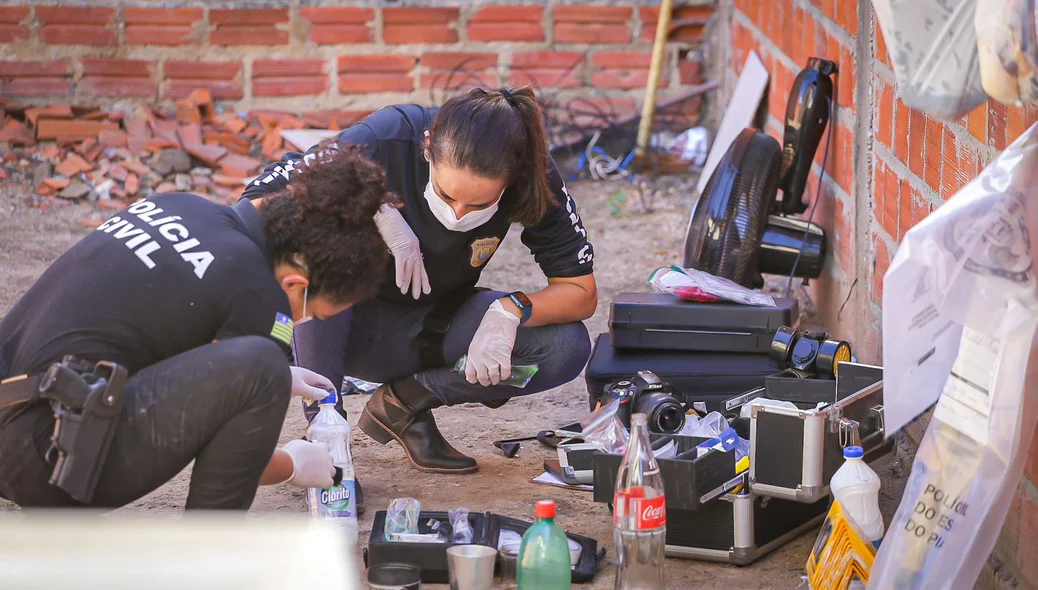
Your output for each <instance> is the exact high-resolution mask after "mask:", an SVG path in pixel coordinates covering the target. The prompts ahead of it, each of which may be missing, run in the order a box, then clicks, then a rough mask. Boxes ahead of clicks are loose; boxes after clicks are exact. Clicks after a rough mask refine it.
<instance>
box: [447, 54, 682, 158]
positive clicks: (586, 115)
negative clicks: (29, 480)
mask: <svg viewBox="0 0 1038 590" xmlns="http://www.w3.org/2000/svg"><path fill="white" fill-rule="evenodd" d="M589 57H590V52H585V53H583V54H581V55H580V56H579V57H578V58H577V59H575V60H574V61H573V62H572V63H570V64H569V65H568V66H566V67H565V68H563V69H562V70H561V71H560V72H559V74H558V76H557V77H556V78H555V79H554V80H552V81H551V82H550V83H548V84H547V85H546V86H547V88H541V87H540V86H539V85H538V84H537V82H536V80H535V78H534V77H533V76H530V75H525V76H524V75H523V73H524V72H525V71H526V70H525V68H521V67H516V66H512V67H511V71H510V74H511V77H513V78H519V79H521V80H524V83H525V84H528V85H530V86H531V87H532V88H533V90H534V93H535V95H536V97H537V100H538V102H539V103H540V104H541V109H542V111H543V112H544V118H545V121H544V123H545V131H546V133H547V135H548V143H549V146H550V147H551V148H552V153H553V154H554V155H555V156H556V160H558V157H559V156H568V157H575V156H578V155H580V154H582V153H583V152H584V150H585V147H586V145H587V141H589V140H590V139H591V137H592V136H593V135H594V134H595V133H596V132H600V133H601V136H600V138H599V140H598V143H597V145H598V146H599V147H602V148H603V149H605V150H606V151H607V152H608V153H613V154H616V155H619V157H618V158H617V159H623V157H624V155H626V154H628V153H630V152H631V151H632V150H633V149H634V146H635V143H636V141H637V136H638V121H639V118H638V117H636V118H634V119H633V120H632V121H628V122H626V124H623V125H619V124H616V121H617V120H618V119H620V118H621V116H622V113H621V109H620V108H619V101H628V100H630V99H627V98H623V99H616V98H613V97H610V96H608V95H606V94H605V93H604V92H602V91H600V90H598V89H595V88H587V87H583V88H580V89H579V91H580V94H579V95H577V96H567V95H566V91H567V90H571V91H572V90H578V89H569V88H565V87H564V86H565V85H564V82H565V81H566V80H567V79H569V78H570V77H571V76H572V75H573V74H574V72H575V71H576V70H577V69H578V68H580V67H582V66H583V65H584V64H585V63H587V61H588V59H589ZM480 59H482V58H481V57H470V58H467V59H465V60H463V61H462V62H460V63H458V64H457V65H456V66H455V67H454V68H452V69H450V70H447V71H443V72H440V73H437V74H433V76H434V77H433V79H432V83H431V84H430V85H429V102H430V104H442V102H445V101H446V100H448V99H449V98H451V97H452V96H454V95H456V94H458V93H460V92H465V91H467V90H469V89H471V88H473V87H478V86H484V80H483V77H482V72H481V71H473V70H472V69H471V64H472V63H473V62H474V61H478V60H480ZM466 66H469V67H466ZM571 94H572V93H571ZM691 100H696V99H695V98H693V99H691ZM682 106H683V105H682V104H677V105H671V106H668V107H666V108H657V110H656V113H655V115H654V117H653V131H654V132H660V131H669V132H671V133H673V134H674V135H677V134H680V133H681V132H683V131H684V130H686V129H688V128H690V127H695V126H696V125H698V124H699V123H700V122H701V119H702V112H701V110H700V112H699V113H698V114H697V115H696V116H690V115H689V114H688V113H686V112H684V111H683V109H682ZM576 138H582V139H583V140H584V141H582V142H574V141H573V140H575V139H576ZM570 143H573V145H569V146H568V147H559V146H563V145H567V144H570ZM650 150H659V148H650ZM646 172H648V173H650V174H654V173H655V172H657V171H656V170H655V169H651V170H647V171H646Z"/></svg>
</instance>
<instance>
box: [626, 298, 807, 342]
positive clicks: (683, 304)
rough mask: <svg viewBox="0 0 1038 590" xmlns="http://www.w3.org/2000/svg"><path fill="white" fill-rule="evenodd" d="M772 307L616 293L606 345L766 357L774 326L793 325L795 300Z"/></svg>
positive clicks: (777, 302) (782, 300) (796, 308)
mask: <svg viewBox="0 0 1038 590" xmlns="http://www.w3.org/2000/svg"><path fill="white" fill-rule="evenodd" d="M775 305H776V307H760V306H754V305H742V304H739V303H730V302H717V303H696V302H693V301H684V300H682V299H681V298H679V297H675V296H674V295H670V294H667V293H621V294H619V295H617V296H616V298H615V299H614V300H613V304H612V307H611V308H610V312H609V333H610V342H611V344H612V345H613V347H614V348H618V349H631V348H633V349H650V350H682V351H704V352H742V353H762V354H766V353H767V352H768V349H769V348H770V347H771V340H772V338H774V336H775V331H776V330H778V328H779V326H795V325H796V322H797V320H798V318H799V314H800V307H799V304H798V303H797V300H796V299H792V298H788V299H787V298H776V299H775Z"/></svg>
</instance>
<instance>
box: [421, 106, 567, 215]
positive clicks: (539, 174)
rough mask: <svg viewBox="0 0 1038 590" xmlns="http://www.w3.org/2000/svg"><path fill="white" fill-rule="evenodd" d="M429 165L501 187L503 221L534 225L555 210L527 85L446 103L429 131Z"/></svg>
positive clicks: (542, 137) (544, 143)
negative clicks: (498, 181) (468, 173)
mask: <svg viewBox="0 0 1038 590" xmlns="http://www.w3.org/2000/svg"><path fill="white" fill-rule="evenodd" d="M429 154H430V160H431V161H432V163H433V164H436V163H443V164H446V165H448V166H452V167H456V168H462V169H465V170H469V171H471V172H473V173H475V174H477V175H479V176H482V177H484V178H492V179H504V180H505V181H506V183H507V188H506V190H505V197H504V198H503V199H502V202H501V206H502V208H504V209H505V210H506V211H508V214H509V219H510V220H511V221H512V222H515V223H521V224H523V225H525V226H531V225H536V224H537V223H538V222H540V220H541V219H543V218H544V216H545V215H546V214H547V213H548V210H549V209H550V208H551V207H552V206H555V205H557V202H556V201H555V197H554V195H552V192H551V189H550V188H549V186H548V162H549V159H548V140H547V136H546V134H545V132H544V116H543V113H542V112H541V107H540V105H539V104H538V103H537V98H536V96H535V95H534V92H533V89H532V88H530V87H529V86H522V87H519V88H511V87H509V88H502V89H501V90H496V91H495V90H486V89H483V88H473V89H472V90H470V91H469V92H467V93H466V94H463V95H460V96H456V97H454V98H452V99H450V100H448V101H447V102H446V103H445V104H444V105H443V106H442V107H441V108H440V112H439V113H438V114H437V115H436V120H435V121H433V124H432V127H431V128H430V129H429Z"/></svg>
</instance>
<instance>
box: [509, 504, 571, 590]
mask: <svg viewBox="0 0 1038 590" xmlns="http://www.w3.org/2000/svg"><path fill="white" fill-rule="evenodd" d="M534 514H535V515H536V516H537V522H535V523H533V526H531V527H530V528H529V529H527V530H526V534H525V535H523V544H522V545H521V546H520V547H519V564H518V568H517V569H518V575H517V577H516V582H517V583H518V590H565V589H568V588H569V587H570V576H571V574H572V571H571V570H570V557H569V539H568V538H567V537H566V533H564V532H563V531H562V529H561V528H559V525H557V524H555V501H554V500H541V501H539V502H537V507H536V508H535V511H534Z"/></svg>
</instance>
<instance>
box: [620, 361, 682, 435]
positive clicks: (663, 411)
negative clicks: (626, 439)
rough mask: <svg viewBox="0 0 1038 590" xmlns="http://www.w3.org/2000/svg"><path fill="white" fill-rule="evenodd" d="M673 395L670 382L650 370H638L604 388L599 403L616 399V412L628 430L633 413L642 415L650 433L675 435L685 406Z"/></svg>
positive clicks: (679, 429)
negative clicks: (636, 372) (646, 421)
mask: <svg viewBox="0 0 1038 590" xmlns="http://www.w3.org/2000/svg"><path fill="white" fill-rule="evenodd" d="M674 395H675V394H674V388H672V387H671V386H670V383H666V382H664V381H663V380H662V379H660V378H659V377H658V376H657V375H656V374H655V373H653V372H651V371H638V374H637V375H635V376H634V377H632V378H630V379H625V380H623V381H617V382H616V383H612V384H610V385H609V386H608V387H606V390H605V392H604V393H603V394H602V404H603V405H604V404H608V403H609V402H611V401H613V400H617V401H618V402H619V403H620V406H619V408H618V409H617V410H616V415H617V417H618V418H620V421H621V422H622V423H623V425H624V427H625V428H627V429H628V430H630V429H631V415H632V414H645V415H646V416H647V418H648V425H649V430H650V431H651V432H654V433H657V434H676V433H678V432H680V431H681V429H682V427H684V426H685V408H684V407H683V406H682V405H681V402H680V401H678V399H677V398H676V397H674Z"/></svg>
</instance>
